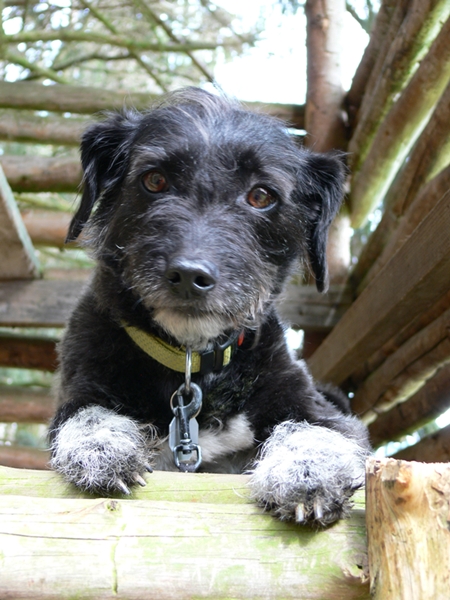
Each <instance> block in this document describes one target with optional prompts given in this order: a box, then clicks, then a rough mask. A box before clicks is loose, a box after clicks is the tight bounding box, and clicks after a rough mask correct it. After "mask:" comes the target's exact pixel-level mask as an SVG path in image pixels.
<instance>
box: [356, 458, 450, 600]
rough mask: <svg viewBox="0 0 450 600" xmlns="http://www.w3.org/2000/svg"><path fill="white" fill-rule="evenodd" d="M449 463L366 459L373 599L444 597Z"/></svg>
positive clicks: (449, 553) (449, 562)
mask: <svg viewBox="0 0 450 600" xmlns="http://www.w3.org/2000/svg"><path fill="white" fill-rule="evenodd" d="M449 514H450V465H443V464H431V465H424V464H420V463H406V462H404V461H396V460H393V459H384V460H376V459H372V460H370V461H368V463H367V513H366V520H367V533H368V538H369V562H370V590H371V597H372V599H373V600H446V599H447V598H448V591H449V589H450V531H449V529H448V520H449Z"/></svg>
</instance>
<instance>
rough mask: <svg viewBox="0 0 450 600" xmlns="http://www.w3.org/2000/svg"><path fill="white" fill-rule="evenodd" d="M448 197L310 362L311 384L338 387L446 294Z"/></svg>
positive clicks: (449, 270) (449, 249)
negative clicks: (329, 382)
mask: <svg viewBox="0 0 450 600" xmlns="http://www.w3.org/2000/svg"><path fill="white" fill-rule="evenodd" d="M449 231H450V196H447V197H444V198H442V200H441V201H440V202H438V204H437V205H436V206H435V208H434V209H433V210H432V211H431V213H430V214H429V215H428V216H427V218H426V219H424V221H422V223H421V224H420V225H419V227H417V229H416V230H415V231H414V233H413V234H412V235H411V237H410V238H409V239H408V240H407V241H406V242H405V243H404V244H403V246H402V247H401V248H400V250H399V251H398V252H397V253H396V254H395V255H394V256H393V258H392V259H391V260H390V261H389V263H388V264H387V265H386V266H385V267H384V268H383V269H382V270H381V271H380V273H379V274H378V277H376V278H375V279H374V280H373V281H372V282H371V283H370V284H369V285H368V286H367V288H366V289H365V290H364V291H363V293H362V294H361V295H360V296H359V297H358V298H357V299H356V301H355V302H354V303H353V304H352V306H351V308H350V309H349V310H348V311H347V312H346V313H345V315H344V316H343V317H342V319H341V320H340V321H339V323H338V324H337V325H336V327H335V328H334V329H333V331H332V332H331V333H330V334H329V336H328V337H327V338H326V340H325V341H324V342H323V344H322V345H321V346H320V347H319V349H318V350H317V351H316V352H315V353H314V355H313V356H312V357H311V358H310V360H309V365H310V368H311V371H312V373H313V375H314V377H316V379H319V380H323V381H331V382H334V383H336V384H340V383H342V382H343V381H345V380H346V379H347V378H348V377H349V376H350V375H351V374H352V373H353V372H354V371H357V370H359V369H360V368H361V367H362V366H363V365H364V363H365V361H366V360H367V359H368V358H369V357H370V356H372V355H373V353H374V352H375V351H376V350H378V349H379V348H380V347H381V346H382V345H383V344H385V343H386V342H387V341H388V340H389V339H391V338H392V336H393V335H395V334H396V333H397V332H398V331H400V330H401V329H402V328H403V327H405V326H406V325H407V324H408V323H410V322H411V321H412V320H413V319H414V318H415V317H417V316H418V315H420V314H421V313H423V312H424V311H426V309H427V308H429V306H430V305H432V304H434V303H435V302H436V301H437V300H438V299H440V298H441V297H442V296H443V295H444V294H445V293H447V292H448V281H449V273H450V236H449V235H448V232H449Z"/></svg>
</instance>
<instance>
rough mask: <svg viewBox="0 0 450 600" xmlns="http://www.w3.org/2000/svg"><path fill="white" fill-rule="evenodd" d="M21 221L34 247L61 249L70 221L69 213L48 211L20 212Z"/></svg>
mask: <svg viewBox="0 0 450 600" xmlns="http://www.w3.org/2000/svg"><path fill="white" fill-rule="evenodd" d="M21 215H22V221H23V223H24V225H25V227H26V229H27V231H28V235H29V236H30V238H31V241H32V242H33V244H34V245H41V244H42V245H44V246H55V247H56V248H63V247H64V246H65V239H66V236H67V231H68V229H69V223H70V221H71V219H72V215H71V214H70V213H65V212H55V211H50V210H34V209H32V210H25V211H22V213H21Z"/></svg>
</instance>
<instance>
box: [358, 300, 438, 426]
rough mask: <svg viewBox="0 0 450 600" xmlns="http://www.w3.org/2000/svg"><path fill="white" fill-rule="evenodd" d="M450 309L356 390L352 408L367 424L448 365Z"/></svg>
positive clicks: (400, 349)
mask: <svg viewBox="0 0 450 600" xmlns="http://www.w3.org/2000/svg"><path fill="white" fill-rule="evenodd" d="M449 333H450V309H449V310H447V311H445V312H444V313H443V314H442V315H441V316H440V317H439V318H438V319H436V320H435V321H433V322H432V323H431V324H430V325H428V326H427V327H425V328H424V329H422V330H421V331H419V332H418V333H416V334H415V335H414V336H412V337H411V338H410V339H409V340H408V341H407V342H405V344H403V346H401V348H399V349H398V350H397V352H395V353H394V354H392V355H391V356H389V357H388V358H387V359H386V360H385V361H384V362H383V363H382V364H381V366H380V367H379V368H378V369H377V370H376V371H374V372H373V373H371V374H370V375H369V377H368V378H367V379H366V381H364V383H363V384H362V385H360V386H359V388H358V389H357V391H356V394H355V397H354V398H353V400H352V408H353V410H354V411H355V412H356V413H358V414H359V415H360V416H361V417H362V418H363V419H364V420H365V422H366V423H369V422H372V421H374V420H375V419H376V418H377V415H378V414H379V413H380V412H386V411H387V410H390V409H391V408H392V407H393V406H395V404H398V403H400V402H404V401H405V400H407V399H408V397H409V396H412V395H413V394H414V393H415V392H416V391H417V390H418V389H419V388H420V387H422V386H423V385H424V383H425V381H426V379H429V378H430V377H432V376H433V375H434V373H435V372H436V371H437V370H438V369H439V368H441V367H442V366H443V365H444V364H445V363H446V362H450V339H449Z"/></svg>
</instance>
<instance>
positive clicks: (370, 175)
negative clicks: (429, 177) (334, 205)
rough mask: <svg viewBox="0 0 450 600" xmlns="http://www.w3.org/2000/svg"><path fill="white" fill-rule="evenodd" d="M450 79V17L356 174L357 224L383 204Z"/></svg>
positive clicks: (352, 204) (354, 215) (352, 199)
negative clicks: (386, 194) (396, 175)
mask: <svg viewBox="0 0 450 600" xmlns="http://www.w3.org/2000/svg"><path fill="white" fill-rule="evenodd" d="M449 81H450V19H448V20H447V21H446V22H445V23H444V25H443V27H442V29H441V31H440V33H439V35H438V36H437V38H436V39H435V41H434V42H433V44H432V46H431V48H430V51H429V52H428V54H427V55H426V57H425V58H424V59H423V60H422V62H421V63H420V66H419V68H418V69H417V71H416V72H415V74H414V75H413V77H412V78H411V80H410V82H409V84H408V85H407V87H406V88H405V89H404V90H403V92H402V94H401V96H400V98H399V99H398V100H397V101H396V102H395V104H393V106H392V108H391V110H390V111H389V113H388V114H387V116H386V118H385V119H384V120H383V122H382V123H381V125H380V127H379V128H378V130H377V134H376V136H375V137H374V140H373V143H372V145H371V148H370V151H369V152H368V154H367V156H366V157H365V160H364V162H363V163H362V165H361V168H360V170H359V171H357V172H356V173H355V174H354V177H353V180H352V187H351V195H350V207H351V216H352V224H353V226H354V227H360V226H361V225H362V224H363V223H364V222H365V220H366V219H367V216H368V215H369V214H370V212H371V211H372V210H373V209H374V208H375V207H376V206H377V205H378V204H380V203H381V201H382V199H383V197H384V195H385V193H386V191H387V190H388V189H389V187H390V185H391V183H392V181H393V179H394V177H395V174H396V173H397V171H398V169H399V167H400V166H401V165H402V163H403V161H404V160H405V158H406V156H407V155H408V153H409V151H410V150H411V148H412V146H413V144H414V142H415V141H416V139H417V138H418V136H419V135H420V133H421V132H422V130H423V128H424V127H425V125H426V122H427V120H428V118H429V117H430V114H431V112H432V110H433V108H434V106H435V104H436V102H437V100H438V99H439V97H440V96H441V94H442V92H443V91H444V89H445V88H446V86H447V84H448V83H449Z"/></svg>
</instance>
